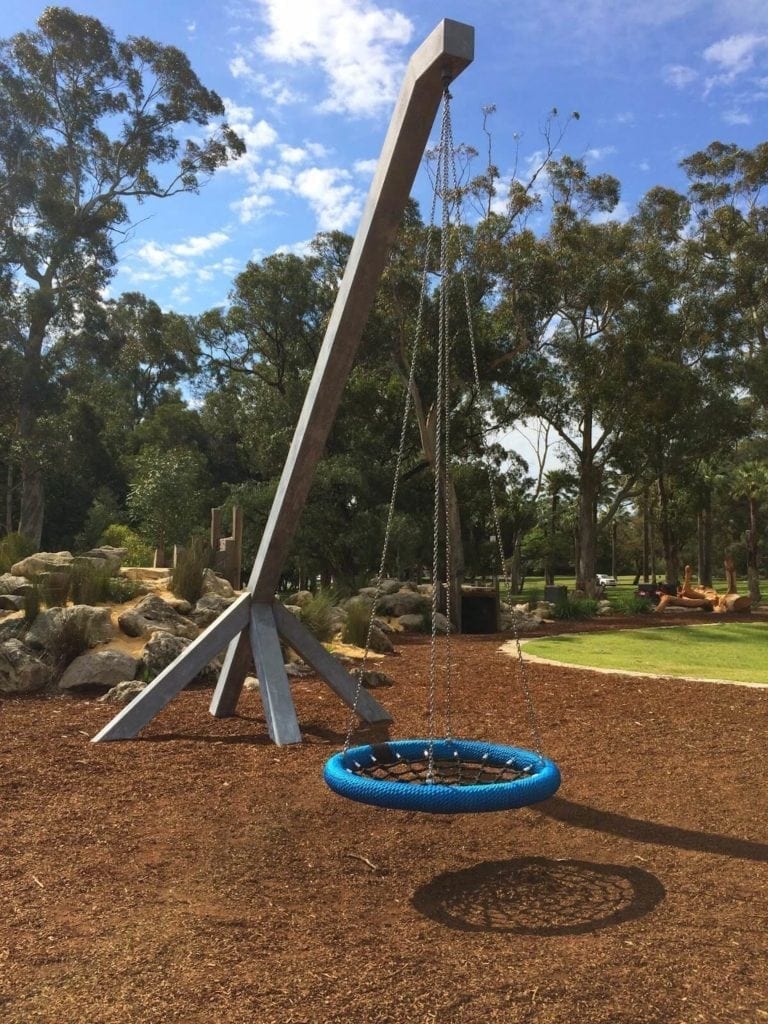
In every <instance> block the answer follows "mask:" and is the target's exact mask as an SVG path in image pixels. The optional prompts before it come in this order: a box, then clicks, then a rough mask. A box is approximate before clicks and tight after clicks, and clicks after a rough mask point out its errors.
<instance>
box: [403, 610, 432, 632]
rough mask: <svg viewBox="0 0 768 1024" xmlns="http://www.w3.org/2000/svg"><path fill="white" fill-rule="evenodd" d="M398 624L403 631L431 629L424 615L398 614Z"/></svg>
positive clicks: (427, 630)
mask: <svg viewBox="0 0 768 1024" xmlns="http://www.w3.org/2000/svg"><path fill="white" fill-rule="evenodd" d="M397 624H398V626H399V627H400V628H401V629H402V630H403V632H404V633H428V632H429V631H430V629H431V627H430V624H429V622H428V620H427V619H426V618H425V617H424V615H423V614H422V615H400V616H399V617H398V619H397Z"/></svg>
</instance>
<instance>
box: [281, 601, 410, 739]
mask: <svg viewBox="0 0 768 1024" xmlns="http://www.w3.org/2000/svg"><path fill="white" fill-rule="evenodd" d="M272 611H273V613H274V616H275V624H276V625H277V631H278V633H279V634H280V636H281V637H282V638H283V639H284V640H285V641H286V643H289V644H290V645H291V647H292V648H293V649H294V650H295V651H297V652H298V653H299V654H300V655H301V656H302V658H303V659H304V660H305V661H306V662H307V664H308V665H311V666H312V668H313V669H314V670H315V671H316V672H317V673H318V675H320V676H322V678H323V679H324V680H325V681H326V683H328V685H329V686H330V688H331V689H332V690H333V692H334V693H336V694H338V696H339V697H341V699H342V700H343V701H344V703H345V704H346V705H347V706H348V707H350V708H351V707H354V705H355V694H356V693H357V680H356V679H354V678H353V677H352V676H351V675H350V674H349V672H347V671H346V669H345V668H344V667H343V666H342V665H341V664H340V663H339V662H338V661H337V660H336V658H334V656H333V655H332V654H329V653H328V651H326V649H325V648H324V647H323V645H322V644H321V643H318V641H317V640H316V639H315V637H313V636H312V634H311V633H310V632H309V630H308V629H307V628H306V626H304V624H303V623H301V622H299V620H298V619H297V618H296V616H295V615H293V614H292V613H291V612H289V611H286V610H285V608H284V607H283V606H282V605H281V604H280V603H279V602H278V601H275V603H274V604H273V605H272ZM356 710H357V713H358V714H359V715H360V717H361V718H364V719H365V721H366V722H391V721H392V716H391V715H390V713H389V712H388V711H387V710H386V708H383V707H382V706H381V704H379V702H378V701H376V700H374V699H373V697H372V696H371V695H370V693H368V691H367V690H361V691H360V695H359V696H358V699H357V709H356Z"/></svg>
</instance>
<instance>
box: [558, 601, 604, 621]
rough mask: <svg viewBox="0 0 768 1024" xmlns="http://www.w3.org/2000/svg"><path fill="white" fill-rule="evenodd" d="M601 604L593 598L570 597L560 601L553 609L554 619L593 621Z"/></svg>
mask: <svg viewBox="0 0 768 1024" xmlns="http://www.w3.org/2000/svg"><path fill="white" fill-rule="evenodd" d="M598 608H599V602H598V601H595V599H594V598H592V597H569V598H567V599H566V600H565V601H558V602H557V603H556V604H555V605H554V606H553V608H552V618H553V619H558V620H559V621H563V620H566V619H591V618H594V616H595V615H597V610H598Z"/></svg>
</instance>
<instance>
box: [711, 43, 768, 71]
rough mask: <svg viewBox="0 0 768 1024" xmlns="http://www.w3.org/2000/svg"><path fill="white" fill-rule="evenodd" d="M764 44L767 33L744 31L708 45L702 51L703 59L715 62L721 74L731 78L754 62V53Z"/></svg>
mask: <svg viewBox="0 0 768 1024" xmlns="http://www.w3.org/2000/svg"><path fill="white" fill-rule="evenodd" d="M766 46H768V35H756V34H755V33H754V32H745V33H743V34H742V35H737V36H728V38H727V39H720V40H719V41H718V42H716V43H713V44H712V45H711V46H708V47H707V49H706V50H705V51H704V60H706V61H709V62H710V63H712V64H716V65H717V66H718V67H719V68H720V70H721V71H722V72H723V75H724V76H725V77H726V78H727V79H728V80H732V79H733V78H735V77H736V75H740V74H742V72H744V71H748V70H749V69H750V68H751V67H752V66H753V64H754V62H755V55H756V54H757V53H758V51H760V50H762V49H764V48H765V47H766Z"/></svg>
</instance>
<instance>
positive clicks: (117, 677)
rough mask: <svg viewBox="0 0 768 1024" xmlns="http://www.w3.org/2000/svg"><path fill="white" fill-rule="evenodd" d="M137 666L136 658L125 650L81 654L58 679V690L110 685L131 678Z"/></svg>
mask: <svg viewBox="0 0 768 1024" xmlns="http://www.w3.org/2000/svg"><path fill="white" fill-rule="evenodd" d="M138 667H139V662H138V659H137V658H134V657H133V655H131V654H127V653H126V652H125V651H95V652H92V653H88V654H81V655H80V657H79V658H75V660H74V661H73V662H71V663H70V665H69V666H68V667H67V669H66V671H65V672H64V675H63V676H62V677H61V679H60V680H59V689H60V690H80V689H83V688H84V687H90V686H104V687H112V686H115V684H116V683H120V682H123V681H125V680H129V679H133V677H134V676H135V675H136V671H137V669H138Z"/></svg>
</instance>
